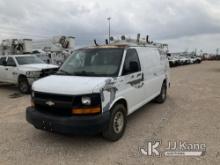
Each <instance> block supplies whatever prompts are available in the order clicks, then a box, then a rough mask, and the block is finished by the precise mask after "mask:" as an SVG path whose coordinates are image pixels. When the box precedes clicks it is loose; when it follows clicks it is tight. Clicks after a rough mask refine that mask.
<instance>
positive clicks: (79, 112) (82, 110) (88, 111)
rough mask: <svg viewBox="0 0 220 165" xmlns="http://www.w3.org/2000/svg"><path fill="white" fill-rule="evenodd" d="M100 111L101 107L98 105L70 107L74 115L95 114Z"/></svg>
mask: <svg viewBox="0 0 220 165" xmlns="http://www.w3.org/2000/svg"><path fill="white" fill-rule="evenodd" d="M100 112H101V108H100V107H99V106H98V107H89V108H74V109H72V114H74V115H87V114H96V113H100Z"/></svg>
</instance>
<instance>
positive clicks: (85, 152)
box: [0, 61, 220, 165]
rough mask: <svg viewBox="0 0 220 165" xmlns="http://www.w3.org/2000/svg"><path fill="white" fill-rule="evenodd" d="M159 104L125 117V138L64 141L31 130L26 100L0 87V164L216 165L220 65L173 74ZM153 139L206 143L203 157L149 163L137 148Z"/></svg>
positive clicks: (182, 69) (71, 138) (67, 138)
mask: <svg viewBox="0 0 220 165" xmlns="http://www.w3.org/2000/svg"><path fill="white" fill-rule="evenodd" d="M171 76H172V84H171V88H170V90H169V91H168V99H167V101H166V102H165V103H164V104H162V105H159V104H155V103H149V104H147V105H146V106H144V107H143V108H141V109H140V110H138V111H137V112H135V113H134V114H133V115H131V116H129V118H128V124H127V128H126V131H125V134H124V136H123V138H122V139H121V140H119V141H117V142H115V143H112V142H108V141H106V140H104V139H103V138H102V137H101V136H99V135H97V136H92V137H90V136H64V135H59V134H54V133H48V132H44V131H40V130H37V129H35V128H34V127H33V126H32V125H30V124H28V123H27V122H26V120H25V109H26V107H27V106H29V105H30V96H28V95H21V96H19V95H16V94H15V93H18V91H17V89H16V87H13V86H10V85H4V84H1V85H0V164H1V165H2V164H3V165H4V164H6V165H7V164H27V165H30V164H36V165H38V164H48V165H52V164H61V165H63V164H82V165H85V164H100V165H103V164H116V165H124V164H126V165H127V164H129V165H136V164H148V165H157V164H163V165H164V164H169V165H170V164H173V165H177V164H180V165H183V164H187V165H188V164H193V165H194V164H199V165H201V164H207V165H211V164H213V165H214V164H216V165H218V164H219V163H220V61H219V62H218V61H212V62H203V63H202V64H199V65H197V64H196V65H188V66H181V67H176V68H172V69H171ZM151 139H160V140H162V144H166V143H167V142H168V141H170V140H171V141H180V140H182V141H187V142H190V143H205V144H206V154H205V155H204V156H203V157H164V156H162V157H160V158H158V157H148V156H144V155H142V154H141V153H140V151H139V147H142V146H144V144H145V142H146V141H148V140H151Z"/></svg>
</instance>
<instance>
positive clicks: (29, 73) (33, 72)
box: [26, 71, 41, 77]
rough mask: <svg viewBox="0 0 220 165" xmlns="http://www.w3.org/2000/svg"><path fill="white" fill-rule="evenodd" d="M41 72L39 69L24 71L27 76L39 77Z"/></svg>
mask: <svg viewBox="0 0 220 165" xmlns="http://www.w3.org/2000/svg"><path fill="white" fill-rule="evenodd" d="M40 74H41V72H40V71H29V72H27V73H26V75H27V76H28V77H39V76H40Z"/></svg>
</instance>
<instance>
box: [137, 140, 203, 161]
mask: <svg viewBox="0 0 220 165" xmlns="http://www.w3.org/2000/svg"><path fill="white" fill-rule="evenodd" d="M165 146H167V147H164V146H162V141H161V140H152V141H146V144H145V146H143V147H140V148H139V149H140V153H141V154H142V155H145V156H156V157H161V156H167V157H173V156H175V157H176V156H204V155H205V154H206V144H204V143H188V142H186V141H168V143H167V145H165Z"/></svg>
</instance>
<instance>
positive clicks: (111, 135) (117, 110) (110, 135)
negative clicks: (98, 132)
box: [102, 104, 127, 141]
mask: <svg viewBox="0 0 220 165" xmlns="http://www.w3.org/2000/svg"><path fill="white" fill-rule="evenodd" d="M120 115H122V116H121V119H119V118H118V117H119V116H120ZM117 120H120V121H121V122H122V125H123V126H120V124H119V125H118V123H117ZM119 123H120V122H119ZM126 123H127V114H126V108H125V106H124V105H123V104H116V105H115V106H114V107H113V108H112V109H111V116H110V120H109V123H108V126H107V128H106V130H104V131H103V132H102V135H103V137H104V138H105V139H107V140H109V141H117V140H119V139H120V138H121V137H122V136H123V134H124V131H125V127H126ZM117 128H118V129H117Z"/></svg>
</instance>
